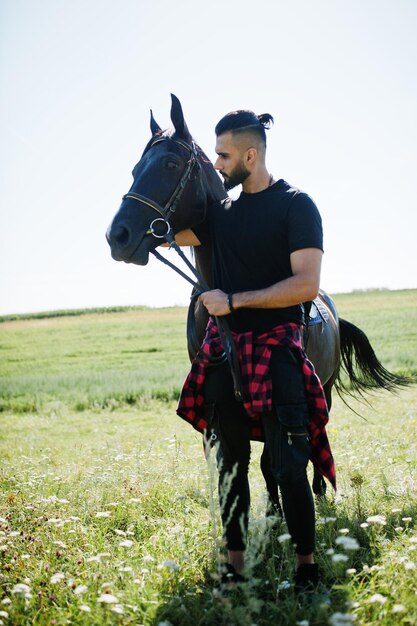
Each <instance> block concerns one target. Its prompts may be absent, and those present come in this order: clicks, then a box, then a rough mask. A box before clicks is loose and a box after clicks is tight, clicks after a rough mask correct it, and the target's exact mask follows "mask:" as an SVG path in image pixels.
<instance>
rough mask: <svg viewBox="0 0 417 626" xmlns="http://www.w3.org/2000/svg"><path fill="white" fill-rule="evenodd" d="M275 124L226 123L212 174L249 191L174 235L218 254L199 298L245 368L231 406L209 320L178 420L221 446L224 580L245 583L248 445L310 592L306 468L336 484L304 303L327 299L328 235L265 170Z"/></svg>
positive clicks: (299, 199) (308, 207)
mask: <svg viewBox="0 0 417 626" xmlns="http://www.w3.org/2000/svg"><path fill="white" fill-rule="evenodd" d="M271 123H273V118H272V116H271V115H269V114H263V115H261V116H257V115H255V113H253V112H252V111H234V112H232V113H229V114H227V115H226V116H225V117H223V118H222V119H221V120H220V122H219V123H218V124H217V126H216V129H215V132H216V138H217V141H216V153H217V155H218V157H217V160H216V163H215V168H216V169H217V170H218V171H219V172H220V174H221V175H222V177H223V179H224V185H225V187H226V189H228V190H229V189H232V188H233V187H235V186H236V185H239V184H241V185H242V193H241V195H240V196H239V198H238V199H237V200H236V201H234V202H232V203H231V206H230V203H229V205H228V204H227V203H223V204H218V205H214V206H213V207H211V210H210V212H209V216H208V219H207V220H206V221H205V223H204V224H202V225H200V226H198V227H195V228H193V230H192V231H191V230H188V231H183V232H181V233H178V235H177V236H176V239H177V242H178V243H179V244H180V245H199V244H200V243H203V244H206V245H211V246H212V247H213V257H214V276H213V280H214V286H215V287H216V288H215V289H213V290H212V291H208V292H206V293H204V294H202V295H201V297H200V299H201V302H202V303H203V304H204V306H205V307H206V308H207V310H208V312H209V314H210V315H211V316H227V319H228V322H229V325H230V328H231V330H232V331H233V333H234V339H235V342H236V345H237V349H238V352H239V357H240V361H241V364H242V376H243V379H244V388H243V396H244V402H243V403H240V402H238V401H237V400H236V399H235V395H234V390H233V382H232V376H231V374H230V371H229V369H228V364H224V365H221V366H219V367H211V368H208V367H206V366H205V365H206V364H205V360H204V355H205V354H207V353H208V352H211V353H216V351H219V350H221V345H220V344H219V338H218V333H217V328H216V326H215V324H214V321H213V319H212V318H211V320H210V321H209V325H208V328H207V334H206V338H205V340H204V344H203V347H202V349H201V352H200V355H199V359H197V360H196V361H195V362H194V363H193V366H192V370H191V372H190V375H189V377H188V378H187V380H186V383H185V385H184V389H183V393H182V396H181V398H180V402H179V406H178V414H179V415H180V416H181V417H183V418H184V419H186V420H188V421H189V422H191V423H192V424H193V425H194V426H195V427H196V428H197V429H198V430H203V428H204V427H206V426H207V427H208V428H213V429H214V430H215V432H216V433H217V435H218V437H219V440H220V444H221V450H222V461H221V463H220V467H219V494H220V504H221V514H222V521H223V528H224V538H225V542H226V547H227V549H228V576H229V578H231V579H232V580H235V581H239V580H243V575H244V565H245V561H244V553H245V548H246V535H247V526H248V513H249V505H250V494H249V484H248V468H249V459H250V440H251V439H259V440H264V441H265V442H266V447H267V450H268V455H269V458H270V463H271V468H272V472H273V475H274V477H275V479H276V481H277V483H278V485H279V487H280V490H281V494H282V501H283V508H284V514H285V519H286V522H287V525H288V529H289V532H290V534H291V537H292V540H293V543H294V544H295V549H296V556H297V569H296V576H295V583H296V590H297V591H304V590H309V589H313V588H315V587H316V586H317V583H318V569H317V565H316V564H315V563H314V556H313V551H314V543H315V517H314V502H313V496H312V493H311V488H310V485H309V483H308V480H307V474H306V467H307V464H308V460H309V458H310V457H311V458H312V460H313V461H315V462H316V464H317V466H318V467H319V469H321V471H322V473H324V474H325V475H326V476H327V477H328V478H329V479H330V480H331V481H332V483H333V484H334V485H335V474H334V465H333V459H332V456H331V452H330V447H329V445H328V441H327V437H326V434H325V429H324V426H325V423H326V421H327V409H326V406H325V400H324V395H323V393H322V388H321V385H320V383H319V381H318V379H316V378H314V373H312V372H311V367H310V364H309V363H308V361H307V360H306V358H305V355H304V353H303V352H302V348H301V328H302V324H303V323H304V312H303V306H302V304H301V303H302V302H305V301H308V300H312V299H314V298H315V297H316V295H317V292H318V289H319V284H320V268H321V260H322V254H323V236H322V226H321V218H320V215H319V213H318V210H317V208H316V206H315V204H314V203H313V201H312V200H311V199H310V198H309V196H307V195H306V194H305V193H302V192H300V191H299V190H297V189H295V188H292V187H291V186H290V185H288V183H286V182H285V181H284V180H282V179H281V180H278V181H275V180H274V178H273V176H272V175H271V174H270V173H269V171H268V169H267V167H266V162H265V152H266V133H265V129H267V128H269V126H270V124H271ZM248 355H249V358H248ZM313 396H315V397H313ZM310 440H311V441H310ZM312 447H313V451H312Z"/></svg>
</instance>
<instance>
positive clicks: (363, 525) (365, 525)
mask: <svg viewBox="0 0 417 626" xmlns="http://www.w3.org/2000/svg"><path fill="white" fill-rule="evenodd" d="M368 526H369V524H367V522H362V524H361V528H368Z"/></svg>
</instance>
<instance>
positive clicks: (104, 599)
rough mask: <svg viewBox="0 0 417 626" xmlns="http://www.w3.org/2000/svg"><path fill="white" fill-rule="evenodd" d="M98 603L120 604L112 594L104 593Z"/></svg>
mask: <svg viewBox="0 0 417 626" xmlns="http://www.w3.org/2000/svg"><path fill="white" fill-rule="evenodd" d="M97 602H103V603H104V604H118V603H119V600H118V599H117V598H116V596H114V595H112V594H111V593H102V594H101V596H99V597H98V598H97Z"/></svg>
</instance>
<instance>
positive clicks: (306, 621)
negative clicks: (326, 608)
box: [296, 619, 310, 626]
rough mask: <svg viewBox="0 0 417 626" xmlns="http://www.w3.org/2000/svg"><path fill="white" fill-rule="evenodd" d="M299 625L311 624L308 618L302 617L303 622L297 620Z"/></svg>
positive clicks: (308, 625)
mask: <svg viewBox="0 0 417 626" xmlns="http://www.w3.org/2000/svg"><path fill="white" fill-rule="evenodd" d="M296 624H297V626H310V622H309V621H308V619H302V620H301V622H296Z"/></svg>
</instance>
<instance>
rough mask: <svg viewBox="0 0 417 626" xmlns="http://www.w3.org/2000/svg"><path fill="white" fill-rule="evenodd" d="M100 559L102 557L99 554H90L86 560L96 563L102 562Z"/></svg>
mask: <svg viewBox="0 0 417 626" xmlns="http://www.w3.org/2000/svg"><path fill="white" fill-rule="evenodd" d="M100 560H101V559H100V557H99V556H98V555H97V556H89V557H88V559H86V560H85V562H86V563H94V562H96V563H100Z"/></svg>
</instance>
